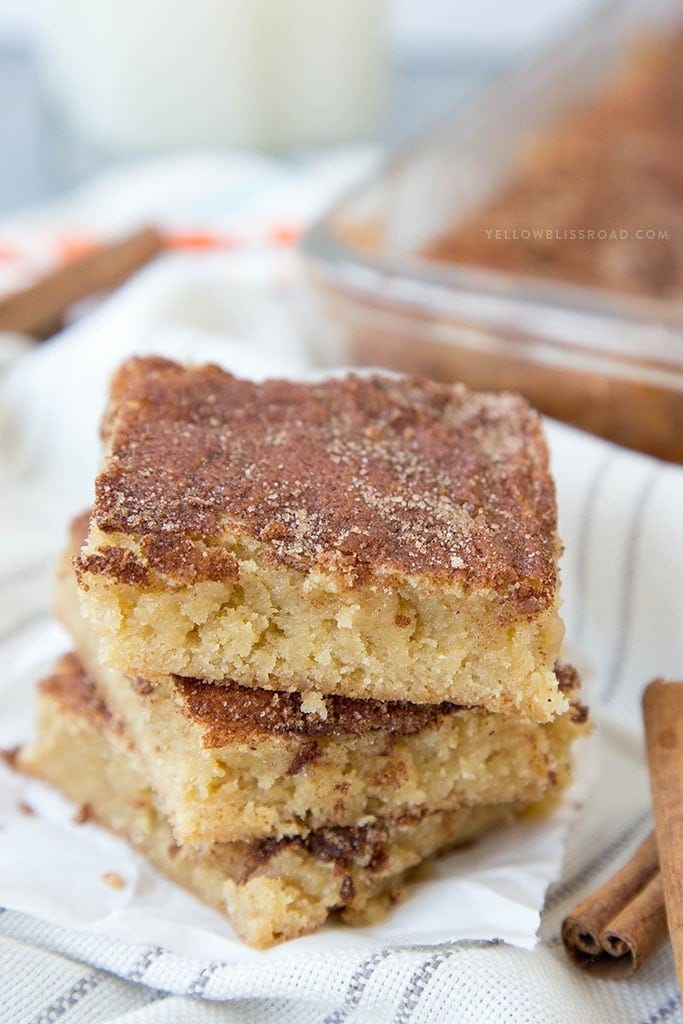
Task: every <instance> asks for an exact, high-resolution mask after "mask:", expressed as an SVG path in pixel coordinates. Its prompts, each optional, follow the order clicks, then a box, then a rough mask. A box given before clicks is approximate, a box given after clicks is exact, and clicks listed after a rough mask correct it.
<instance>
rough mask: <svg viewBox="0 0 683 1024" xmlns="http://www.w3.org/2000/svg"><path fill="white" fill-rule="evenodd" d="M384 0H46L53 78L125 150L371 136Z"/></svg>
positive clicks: (56, 93)
mask: <svg viewBox="0 0 683 1024" xmlns="http://www.w3.org/2000/svg"><path fill="white" fill-rule="evenodd" d="M382 7H383V3H382V0H50V2H49V3H48V5H47V13H46V18H45V32H44V36H43V41H42V47H41V53H42V58H43V68H44V74H45V81H46V86H47V89H48V92H49V95H50V97H51V98H52V99H53V101H54V102H55V103H56V105H57V107H58V109H60V110H61V111H63V113H64V115H65V116H66V119H67V122H68V123H69V125H70V126H71V127H72V128H73V129H75V131H76V133H77V134H78V135H80V136H82V137H83V138H84V139H85V140H86V141H88V142H90V143H92V144H94V145H95V146H97V147H100V148H103V149H106V150H111V151H115V152H122V153H123V152H127V151H131V152H133V151H138V152H139V151H145V150H147V151H150V150H161V149H167V148H171V147H179V146H202V145H206V146H244V147H255V148H259V149H269V150H277V149H282V148H284V147H290V146H307V145H318V144H324V143H327V142H336V141H341V140H344V139H351V138H357V137H360V136H363V135H367V134H368V133H370V132H371V131H372V129H373V128H374V126H375V124H376V119H377V115H378V112H379V109H380V104H381V99H382V87H383V77H384V76H383V70H384V59H383V58H384V53H383V42H384V39H383V31H382V30H383V19H382Z"/></svg>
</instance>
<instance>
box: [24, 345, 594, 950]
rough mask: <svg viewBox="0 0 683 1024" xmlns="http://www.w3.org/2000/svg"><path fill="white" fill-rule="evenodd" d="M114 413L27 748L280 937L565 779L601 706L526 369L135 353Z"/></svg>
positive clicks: (382, 903)
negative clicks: (439, 370)
mask: <svg viewBox="0 0 683 1024" xmlns="http://www.w3.org/2000/svg"><path fill="white" fill-rule="evenodd" d="M103 441H104V456H103V462H102V468H101V472H100V474H99V476H98V478H97V481H96V494H95V502H94V507H93V511H92V513H90V514H89V515H86V516H84V517H81V518H80V519H79V520H76V521H75V522H74V524H73V526H72V530H71V536H70V540H69V544H68V549H67V551H66V553H65V556H64V559H63V561H62V564H61V565H60V568H59V571H58V576H57V594H56V602H55V606H56V611H57V614H58V616H59V617H60V619H61V620H62V622H63V623H64V624H65V626H66V628H67V629H68V631H69V633H70V635H71V637H72V640H73V645H74V652H75V653H72V654H69V655H66V656H65V657H63V658H62V659H61V660H60V662H59V663H58V664H57V666H56V667H55V670H54V674H53V675H52V676H50V677H49V678H48V679H46V680H44V681H43V682H42V683H41V684H40V685H39V713H38V726H37V738H36V740H35V741H34V743H33V744H32V745H31V746H29V747H26V748H25V749H24V750H23V751H22V752H21V754H20V756H19V763H20V766H21V767H22V768H23V769H24V770H25V771H28V772H31V773H33V774H35V775H38V776H40V777H42V778H44V779H46V780H47V781H49V782H51V783H53V784H54V785H56V786H57V787H59V788H60V789H61V790H62V791H63V792H64V793H66V794H67V795H68V796H69V797H71V798H72V799H73V800H75V801H76V802H78V803H79V804H81V805H84V807H85V808H86V813H87V815H88V816H91V817H93V818H94V819H96V820H97V821H98V822H100V823H101V824H103V825H105V826H106V827H108V828H110V829H111V830H113V831H114V832H116V833H118V834H119V835H122V836H124V837H126V838H127V839H128V840H129V841H130V842H131V843H132V844H133V845H134V846H135V847H136V848H137V849H138V850H140V851H141V852H142V853H144V854H145V855H146V856H147V857H148V858H149V860H150V861H151V862H152V863H153V864H154V865H155V866H156V867H157V868H158V869H159V870H160V871H162V872H163V873H164V874H166V875H167V876H168V877H169V878H171V879H174V880H175V881H177V882H178V883H180V884H181V885H183V886H185V887H186V888H188V889H189V890H191V891H193V892H194V893H195V894H196V895H198V896H199V897H200V898H201V899H203V900H205V901H206V902H208V903H210V904H212V905H214V906H216V907H218V908H219V909H220V910H222V911H224V912H225V913H227V914H228V916H229V918H230V920H231V922H232V924H233V926H234V928H235V931H236V932H237V933H238V935H240V936H241V938H242V939H243V940H244V941H246V942H248V943H250V944H251V945H254V946H257V947H265V946H269V945H272V944H273V943H275V942H278V941H280V940H282V939H288V938H292V937H294V936H297V935H301V934H303V933H305V932H308V931H311V930H312V929H314V928H315V927H317V926H318V925H320V924H321V923H322V922H323V921H324V920H325V919H326V917H327V916H328V915H329V914H330V913H331V912H333V911H335V912H339V913H340V914H341V915H342V917H343V918H344V919H346V920H349V921H352V922H363V921H369V920H373V919H375V918H376V916H377V915H378V914H379V913H381V912H383V911H384V909H385V908H386V907H387V906H388V905H389V904H390V903H391V902H392V901H393V900H395V899H396V898H397V897H398V895H399V894H400V893H401V891H402V887H403V885H404V883H405V880H406V876H407V874H408V873H409V872H410V871H411V869H413V868H415V867H416V865H418V864H419V863H421V862H422V861H424V860H425V859H426V858H429V857H432V856H433V855H435V854H437V853H439V852H440V851H444V850H447V849H449V848H452V847H454V846H456V845H458V844H459V843H463V842H465V841H468V840H470V839H472V838H474V837H475V836H477V835H479V834H480V833H482V832H483V831H485V830H487V829H490V828H491V827H493V826H495V825H501V824H503V823H504V822H507V821H510V820H511V819H513V818H515V817H516V816H518V815H520V814H523V813H526V812H528V811H529V810H530V809H534V810H537V809H538V808H541V809H546V808H549V807H551V806H552V804H553V798H554V797H555V796H556V795H557V793H558V792H559V790H560V789H561V788H562V787H563V786H564V785H565V784H566V783H567V781H568V779H569V775H570V748H571V744H572V741H573V740H574V738H575V737H576V736H577V735H578V734H579V733H581V732H582V731H583V730H584V729H585V728H586V726H585V722H586V712H585V709H584V708H583V707H582V706H581V705H580V704H579V702H578V680H577V677H576V673H575V672H574V671H573V669H571V668H570V667H568V666H561V665H559V663H558V660H557V659H558V656H559V650H560V644H561V641H562V633H563V630H562V625H561V621H560V619H559V617H558V614H557V603H558V569H557V558H558V554H559V549H560V545H559V541H558V538H557V529H556V506H555V496H554V488H553V484H552V480H551V477H550V474H549V469H548V457H547V451H546V446H545V442H544V439H543V436H542V432H541V426H540V422H539V419H538V417H537V415H536V414H535V413H534V412H533V411H532V410H530V409H529V407H528V406H527V405H526V403H525V402H524V401H523V400H522V399H521V398H519V397H517V396H514V395H509V394H497V395H492V394H481V393H474V392H471V391H468V390H467V389H466V388H464V387H462V386H461V385H457V384H455V385H441V384H436V383H432V382H428V381H424V380H419V379H412V378H410V379H408V378H395V377H388V376H387V377H385V376H380V375H374V376H348V377H344V378H332V379H327V380H324V381H322V382H317V383H292V382H287V381H268V382H265V383H262V384H254V383H251V382H247V381H243V380H238V379H236V378H234V377H232V376H231V375H230V374H228V373H225V372H224V371H222V370H220V369H218V368H217V367H214V366H199V367H183V366H180V365H178V364H176V363H172V362H169V361H167V360H163V359H158V358H148V359H133V360H130V361H129V362H128V363H126V364H125V365H124V366H123V367H122V368H121V369H120V370H119V372H118V374H117V375H116V377H115V379H114V380H113V382H112V386H111V394H110V401H109V407H108V409H107V412H106V415H105V417H104V422H103ZM450 912H451V913H453V915H454V917H455V916H456V915H457V908H455V907H454V908H450Z"/></svg>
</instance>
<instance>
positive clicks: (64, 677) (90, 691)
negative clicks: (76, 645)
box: [38, 652, 122, 732]
mask: <svg viewBox="0 0 683 1024" xmlns="http://www.w3.org/2000/svg"><path fill="white" fill-rule="evenodd" d="M38 689H39V691H40V693H42V694H46V695H48V696H50V697H51V698H52V700H54V701H55V703H57V704H58V705H59V706H60V708H61V709H63V710H65V711H67V712H69V713H70V714H76V715H83V716H84V717H85V718H86V719H87V720H88V721H89V722H91V723H92V724H93V725H94V726H95V727H96V728H97V729H98V730H100V731H103V730H110V731H111V730H114V731H115V732H120V731H122V730H121V725H120V723H119V722H118V721H117V719H116V718H115V717H114V716H113V715H112V713H111V711H110V710H109V708H108V707H107V705H106V704H105V702H104V701H103V700H102V698H101V697H100V696H99V694H98V692H97V690H96V688H95V684H94V683H93V681H92V679H90V677H89V676H88V675H87V674H86V673H85V671H84V669H83V666H82V665H81V663H80V661H79V659H78V657H77V656H76V655H75V654H74V653H73V652H71V653H69V654H63V655H62V656H61V657H60V658H59V659H58V660H57V663H56V664H55V668H54V671H53V672H52V674H51V675H49V676H47V677H46V678H45V679H41V681H40V682H39V683H38Z"/></svg>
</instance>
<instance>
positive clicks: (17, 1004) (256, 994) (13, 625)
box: [0, 250, 683, 1024]
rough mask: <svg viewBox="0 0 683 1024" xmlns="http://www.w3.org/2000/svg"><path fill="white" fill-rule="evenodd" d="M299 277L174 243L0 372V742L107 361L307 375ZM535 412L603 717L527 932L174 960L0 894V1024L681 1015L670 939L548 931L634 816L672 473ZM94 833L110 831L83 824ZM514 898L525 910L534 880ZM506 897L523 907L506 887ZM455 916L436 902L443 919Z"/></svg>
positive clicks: (18, 720)
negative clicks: (584, 949)
mask: <svg viewBox="0 0 683 1024" xmlns="http://www.w3.org/2000/svg"><path fill="white" fill-rule="evenodd" d="M297 278H298V264H297V260H296V257H295V256H293V255H292V254H290V253H287V252H281V251H279V250H278V252H275V251H270V252H266V251H260V252H249V253H242V254H240V255H236V254H230V255H227V254H225V255H219V256H211V257H202V258H199V259H194V258H187V257H173V258H169V259H167V260H164V261H161V262H160V263H158V264H157V265H156V266H154V267H151V268H148V269H147V270H146V271H144V272H143V273H142V274H141V275H139V276H138V278H137V279H135V280H134V281H132V282H131V283H130V284H129V285H128V286H127V287H126V288H125V289H123V290H122V291H121V292H120V293H119V294H118V295H116V296H115V297H113V298H112V299H111V300H110V301H109V302H108V303H106V304H105V305H103V306H102V307H100V308H99V309H98V310H97V311H96V312H94V313H92V314H91V315H90V316H89V317H87V318H84V319H83V320H82V321H80V322H79V324H78V325H76V326H75V327H74V328H72V329H71V330H70V331H68V332H66V334H65V335H64V336H63V337H62V338H60V339H59V340H58V341H56V342H54V343H52V344H51V345H49V346H46V347H44V348H42V349H40V350H37V351H35V352H33V353H31V354H29V355H27V356H22V357H21V358H20V359H19V360H17V361H16V362H15V363H14V364H13V366H12V367H11V368H10V369H9V370H7V371H6V372H5V373H4V375H3V377H2V378H0V494H1V495H2V497H1V500H0V667H2V680H0V745H5V743H7V742H10V741H11V740H12V739H13V738H14V737H16V735H17V730H19V732H22V733H24V734H25V735H28V734H29V732H30V719H31V696H30V687H29V686H25V685H22V686H18V685H15V686H12V685H8V680H9V681H11V680H18V679H20V678H21V679H25V680H28V679H32V678H35V677H36V676H37V674H39V671H40V670H42V668H44V667H47V666H45V665H43V664H42V663H41V658H42V657H43V652H45V651H47V650H48V649H50V646H51V645H52V644H58V643H59V642H60V641H59V633H58V630H57V627H55V626H54V625H53V624H52V623H51V619H50V616H49V588H50V575H51V565H52V562H53V560H54V557H55V555H56V554H57V552H58V549H59V547H60V545H61V543H62V540H63V536H64V529H65V524H66V521H67V519H68V517H69V516H70V515H71V514H72V513H73V512H75V511H78V510H79V509H80V508H82V507H84V506H85V505H86V504H87V503H88V501H89V500H90V495H91V484H92V476H93V473H94V470H95V465H96V460H97V440H96V437H95V429H94V425H95V423H96V421H97V418H98V416H99V414H100V411H101V406H102V402H103V397H104V388H105V382H106V378H107V375H108V373H109V371H110V369H111V368H113V367H114V366H116V365H117V364H118V363H119V362H120V361H121V359H122V358H124V357H125V356H126V355H127V354H129V353H130V352H132V351H138V352H158V353H160V354H166V355H171V356H176V357H181V358H188V357H190V358H193V359H206V358H209V359H213V360H215V361H219V362H221V363H223V364H224V365H227V366H229V367H231V368H233V369H234V370H236V371H237V372H241V373H244V374H252V375H253V374H255V375H260V376H263V375H271V374H283V373H290V374H296V375H301V374H302V373H306V372H307V370H308V368H309V365H310V359H309V357H308V352H307V350H306V346H305V344H302V342H301V338H302V337H304V338H305V336H306V330H307V324H309V322H310V321H309V320H308V318H307V313H306V309H305V304H304V306H303V307H302V304H301V302H300V293H299V290H298V287H297ZM207 328H208V329H207ZM547 427H548V436H549V440H550V443H551V450H552V455H553V468H554V472H555V476H556V479H557V484H558V498H559V505H560V517H561V531H562V534H563V537H564V540H565V544H566V553H565V556H564V559H563V575H564V583H563V592H564V598H565V607H564V613H565V618H566V620H567V636H568V645H569V647H568V649H569V653H570V655H571V657H572V658H573V659H574V660H576V661H577V662H578V664H579V667H580V669H581V671H582V673H583V675H584V678H585V680H586V691H587V697H588V699H589V701H590V703H591V705H592V707H593V711H594V714H595V716H596V718H597V721H598V732H597V755H596V756H597V760H598V765H597V770H596V771H593V772H592V774H591V776H590V780H591V781H590V791H589V792H588V793H587V794H586V795H585V797H584V801H583V807H582V809H581V810H580V811H579V813H578V816H577V817H576V818H575V820H574V823H573V825H572V827H571V831H570V835H569V840H568V845H567V854H566V858H565V862H564V867H563V869H562V871H561V872H559V871H558V877H557V878H556V880H555V881H554V883H553V884H552V886H551V887H550V889H549V890H548V892H547V894H546V897H545V908H544V912H543V917H542V923H541V929H540V932H539V940H538V943H537V944H536V946H535V948H523V945H524V942H523V941H521V940H520V942H519V943H518V944H516V945H515V944H513V941H514V940H510V941H508V942H507V943H504V942H501V941H500V935H499V934H498V933H497V931H496V929H495V926H494V927H493V928H492V929H491V930H490V931H489V932H488V933H487V934H485V935H483V934H481V933H478V934H476V935H474V934H472V935H467V934H466V929H465V934H464V935H462V934H460V936H459V940H458V941H455V940H454V939H453V937H452V936H449V935H448V934H446V935H442V936H441V937H440V938H439V939H438V941H425V940H424V939H420V938H419V937H418V938H416V939H414V940H413V941H406V940H405V938H404V939H403V940H402V941H401V942H400V943H399V942H397V941H394V939H393V938H392V934H391V931H390V930H389V932H388V933H387V936H386V937H385V939H384V941H376V940H375V939H372V940H371V941H369V942H367V943H363V942H360V941H359V942H356V941H355V940H351V939H346V938H344V937H343V936H344V932H343V930H342V929H337V931H336V932H335V931H331V932H328V933H327V935H326V939H325V941H324V942H323V943H322V944H321V945H320V947H319V948H318V947H316V946H311V945H309V946H306V947H303V951H302V952H297V945H296V944H293V945H292V946H291V947H282V948H281V951H280V952H278V954H277V955H276V956H269V955H265V956H263V955H259V954H253V955H251V956H249V957H247V958H245V959H243V960H240V961H237V960H234V959H232V960H231V959H230V958H226V957H222V956H220V955H216V954H215V952H212V951H209V950H207V949H206V947H205V946H204V945H201V944H198V945H197V947H196V948H197V954H196V955H191V954H189V953H188V949H189V947H187V948H185V947H184V948H183V951H182V952H178V950H177V948H176V943H175V941H174V942H170V943H166V944H164V943H163V942H161V941H158V940H157V941H154V942H146V943H144V944H140V943H139V942H136V941H134V940H135V936H134V935H133V934H131V933H128V934H126V933H125V932H124V933H121V931H117V929H116V928H113V929H112V928H109V929H108V928H100V929H99V930H97V931H93V930H92V929H91V930H85V929H83V928H75V927H73V925H70V924H69V923H68V922H65V921H64V920H60V919H59V913H58V912H56V911H55V912H54V913H48V912H47V910H46V912H45V914H44V915H43V916H37V915H36V914H29V913H25V912H22V911H19V910H17V909H11V908H10V909H5V910H4V912H2V913H0V992H1V993H2V999H1V1000H0V1021H1V1022H2V1024H9V1022H12V1024H20V1022H21V1024H23V1022H27V1024H28V1022H48V1021H56V1020H60V1021H61V1020H63V1021H65V1022H69V1024H75V1022H78V1021H93V1022H113V1021H117V1022H127V1024H128V1022H130V1024H132V1022H142V1024H144V1022H153V1021H163V1022H168V1021H178V1022H193V1021H240V1022H245V1024H246V1022H252V1021H253V1022H256V1021H259V1022H261V1021H264V1022H270V1021H273V1022H280V1021H283V1022H289V1021H292V1022H297V1024H299V1022H302V1024H306V1022H309V1021H310V1022H316V1024H322V1022H324V1021H326V1022H328V1024H331V1022H343V1021H348V1022H355V1024H358V1022H373V1024H374V1022H384V1021H386V1022H396V1024H401V1022H408V1021H411V1022H416V1024H428V1022H429V1024H437V1022H439V1024H441V1022H448V1021H457V1022H463V1024H468V1022H473V1024H474V1022H476V1024H480V1022H483V1024H487V1022H489V1021H490V1022H496V1024H498V1022H507V1021H509V1022H539V1024H565V1022H567V1024H570V1022H571V1024H575V1022H576V1021H577V1020H579V1021H585V1022H587V1024H625V1022H633V1024H646V1022H647V1024H658V1022H660V1021H661V1022H679V1024H680V1022H681V1021H683V1017H681V1013H680V1009H679V1007H678V993H677V988H676V981H675V975H674V971H673V963H672V957H671V953H670V950H669V948H668V947H664V948H662V950H660V952H659V953H658V954H657V955H656V956H655V957H654V958H653V960H652V961H651V962H650V963H648V964H647V965H646V966H645V967H644V969H643V970H642V971H641V973H640V974H639V975H638V976H637V977H636V978H634V979H632V980H631V981H628V982H621V983H617V982H606V981H599V980H595V979H592V978H588V977H586V976H584V975H582V974H580V973H579V972H578V971H577V970H576V969H575V968H574V967H572V966H571V965H569V964H568V963H567V961H566V959H565V957H564V953H563V950H562V948H561V945H560V942H559V926H560V922H561V920H562V917H563V915H564V913H565V912H566V911H567V909H568V908H569V907H570V906H571V905H573V904H574V903H575V902H576V901H577V900H578V899H579V898H580V897H581V896H582V895H583V894H584V893H585V892H587V891H589V890H590V889H592V888H593V887H595V886H596V885H598V884H599V883H600V882H601V880H603V879H604V878H606V877H607V876H608V875H609V874H610V873H611V872H612V871H613V870H614V869H615V867H616V866H617V865H618V864H619V863H620V862H621V861H623V859H624V858H625V857H626V856H627V855H628V854H629V852H630V851H631V850H632V849H633V848H634V847H635V845H636V844H637V843H638V842H639V840H640V839H641V838H642V837H643V836H644V835H645V833H646V832H647V830H648V829H649V827H650V824H651V822H650V814H649V794H648V786H647V772H646V767H645V761H644V757H643V750H642V739H641V730H640V709H639V697H640V692H641V690H642V686H643V684H644V683H645V682H646V681H647V680H649V679H650V678H652V677H653V676H655V675H668V676H671V677H676V676H680V675H681V666H682V665H683V628H682V626H683V622H682V621H681V612H680V598H679V595H678V593H677V589H678V587H679V585H680V580H681V578H682V576H683V516H681V512H680V510H681V508H682V507H683V470H681V469H677V468H675V467H671V466H665V465H663V464H661V463H657V462H655V461H654V460H651V459H648V458H645V457H642V456H638V455H634V454H631V453H628V452H625V451H622V450H620V449H617V448H615V447H613V446H610V445H608V444H606V443H604V442H601V441H597V440H595V439H592V438H589V437H588V436H587V435H584V434H581V433H579V432H577V431H573V430H571V429H569V428H566V427H562V426H559V425H557V424H553V423H548V425H547ZM7 780H9V781H7ZM15 781H16V780H15V779H14V777H12V776H11V775H10V773H9V772H6V773H5V782H6V787H5V789H4V790H3V793H4V794H5V795H4V797H3V799H4V800H5V803H4V804H0V816H3V817H2V818H0V824H1V823H2V820H5V821H6V822H10V821H11V822H12V828H11V829H6V832H8V834H9V836H10V838H12V837H13V836H16V835H22V834H23V835H24V836H25V837H30V835H31V833H32V824H33V823H32V819H31V818H28V817H27V818H26V820H25V826H26V827H25V830H24V831H23V832H22V830H21V826H19V832H15V831H13V830H14V829H15V826H16V821H17V814H16V806H15V803H14V801H13V792H14V791H13V789H12V786H13V785H14V784H15ZM16 784H17V785H20V784H21V783H19V782H17V783H16ZM87 828H93V827H92V826H87ZM97 831H98V830H94V832H95V833H96V832H97ZM12 841H13V840H12ZM100 841H104V842H106V841H107V840H106V837H105V838H104V839H98V838H95V839H93V843H94V844H95V846H97V844H98V843H99V842H100ZM111 842H114V841H113V840H111ZM1 846H2V832H0V848H1ZM98 849H99V847H98ZM107 849H108V850H109V849H110V848H107ZM22 850H23V855H24V858H25V861H26V864H25V867H26V872H25V877H24V879H23V883H24V884H25V885H26V886H27V889H30V886H31V879H32V878H35V879H36V884H35V886H34V888H36V889H37V888H40V885H39V883H40V880H41V878H40V876H41V874H44V873H45V872H48V871H49V870H50V869H51V867H54V863H53V862H52V860H51V857H52V858H53V859H54V858H55V857H56V851H51V849H50V848H49V847H46V848H40V847H39V848H38V849H35V848H31V845H30V839H29V844H28V845H27V846H25V847H23V848H22ZM508 850H509V847H508ZM503 853H505V851H503ZM508 855H509V854H508ZM475 861H476V858H475ZM486 863H487V864H489V863H490V862H489V861H486ZM505 868H506V866H505V865H503V866H502V870H503V874H502V876H501V865H500V864H493V866H492V868H491V870H492V871H493V870H494V869H495V871H496V872H498V877H508V876H507V875H505V874H504V872H505ZM465 874H466V877H465V879H464V881H465V882H467V880H468V877H467V873H465ZM484 874H485V873H484ZM515 877H518V876H515ZM522 877H527V876H524V875H522ZM528 877H531V876H528ZM3 881H5V882H6V879H4V880H3V879H2V878H0V885H2V883H3ZM438 881H439V880H438V878H437V880H436V882H438ZM478 881H479V882H480V888H479V889H477V888H476V887H475V888H474V889H473V890H472V892H473V900H474V903H475V904H476V901H477V899H480V900H482V901H485V900H487V899H489V898H490V897H489V893H490V889H489V888H488V886H489V884H490V882H491V879H490V878H486V877H483V878H481V879H479V880H478ZM430 884H431V883H429V882H427V883H424V885H426V886H429V885H430ZM87 891H88V890H87V886H86V884H85V881H84V883H83V893H84V896H85V894H87ZM458 891H462V890H458ZM29 895H30V893H29ZM497 895H499V896H500V895H501V893H500V892H498V894H497ZM527 896H528V900H529V904H530V905H533V902H534V899H536V897H537V893H536V892H529V893H528V894H527ZM421 899H422V896H421V895H420V894H419V893H413V894H412V895H411V898H410V899H409V900H408V902H407V903H406V904H405V905H404V906H403V907H402V908H401V914H402V915H404V917H405V915H407V918H406V919H407V920H408V921H409V920H410V917H409V915H410V913H411V906H413V907H415V908H417V907H418V905H419V904H420V900H421ZM510 899H511V902H512V903H514V904H515V906H520V905H521V902H520V893H519V892H515V893H511V894H510ZM57 902H58V901H57ZM24 905H25V904H24ZM475 909H478V910H479V911H485V909H486V908H485V907H479V908H476V906H475ZM457 911H458V908H457V907H452V906H450V907H448V908H445V909H444V916H446V917H447V918H448V919H451V920H455V922H456V925H457ZM415 913H416V915H417V910H416V911H415ZM457 930H458V929H457V927H454V932H457ZM521 930H522V931H523V930H524V929H521ZM209 931H210V929H209ZM169 934H170V935H171V934H172V935H174V936H175V933H173V932H169ZM335 936H338V938H335ZM190 945H191V942H190ZM527 945H528V944H527ZM222 948H223V947H222V946H221V945H220V943H218V944H217V946H216V949H217V950H218V949H222ZM300 948H301V947H300Z"/></svg>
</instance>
